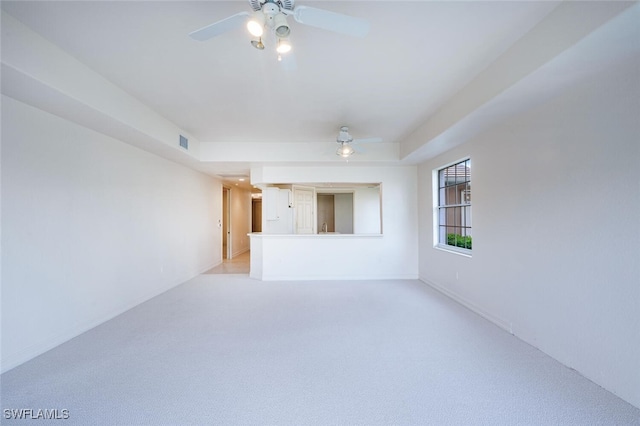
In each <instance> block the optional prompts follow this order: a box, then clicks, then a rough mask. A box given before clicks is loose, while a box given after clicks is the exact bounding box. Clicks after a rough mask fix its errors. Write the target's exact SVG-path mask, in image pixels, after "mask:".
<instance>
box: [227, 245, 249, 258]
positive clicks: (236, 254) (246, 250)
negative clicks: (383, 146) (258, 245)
mask: <svg viewBox="0 0 640 426" xmlns="http://www.w3.org/2000/svg"><path fill="white" fill-rule="evenodd" d="M248 251H249V248H248V247H247V248H245V249H242V250H239V251H237V252H233V253H231V258H232V259H233V258H234V257H236V256H240V255H241V254H244V253H246V252H248Z"/></svg>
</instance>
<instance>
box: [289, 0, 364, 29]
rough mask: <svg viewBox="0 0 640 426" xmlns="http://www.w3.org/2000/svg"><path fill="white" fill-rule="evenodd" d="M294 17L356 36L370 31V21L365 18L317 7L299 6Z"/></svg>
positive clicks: (320, 26)
mask: <svg viewBox="0 0 640 426" xmlns="http://www.w3.org/2000/svg"><path fill="white" fill-rule="evenodd" d="M293 18H294V19H295V20H296V21H297V22H299V23H301V24H304V25H310V26H312V27H316V28H322V29H323V30H329V31H333V32H336V33H341V34H346V35H351V36H355V37H364V36H366V35H367V33H368V32H369V22H367V21H366V20H364V19H361V18H354V17H352V16H347V15H342V14H340V13H335V12H330V11H328V10H323V9H316V8H315V7H308V6H297V7H296V8H295V9H294V12H293Z"/></svg>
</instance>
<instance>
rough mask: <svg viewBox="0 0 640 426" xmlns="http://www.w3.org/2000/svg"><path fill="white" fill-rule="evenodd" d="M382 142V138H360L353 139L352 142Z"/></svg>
mask: <svg viewBox="0 0 640 426" xmlns="http://www.w3.org/2000/svg"><path fill="white" fill-rule="evenodd" d="M379 142H382V138H362V139H354V140H353V143H379Z"/></svg>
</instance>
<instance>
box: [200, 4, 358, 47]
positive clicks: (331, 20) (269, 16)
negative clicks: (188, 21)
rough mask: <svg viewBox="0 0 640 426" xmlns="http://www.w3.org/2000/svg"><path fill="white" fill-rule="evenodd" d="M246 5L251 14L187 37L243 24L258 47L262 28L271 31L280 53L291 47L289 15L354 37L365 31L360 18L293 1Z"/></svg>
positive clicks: (218, 32) (217, 32) (238, 15)
mask: <svg viewBox="0 0 640 426" xmlns="http://www.w3.org/2000/svg"><path fill="white" fill-rule="evenodd" d="M249 4H250V5H251V8H252V9H253V12H252V13H249V12H239V13H236V14H235V15H232V16H229V17H228V18H225V19H223V20H221V21H218V22H214V23H213V24H209V25H207V26H205V27H202V28H200V29H198V30H196V31H193V32H191V33H190V34H189V36H190V37H191V38H193V39H194V40H198V41H205V40H209V39H212V38H214V37H217V36H219V35H221V34H224V33H226V32H227V31H231V30H233V29H235V28H237V27H239V26H241V25H243V24H246V26H247V30H249V32H250V33H251V35H253V36H254V37H256V39H254V40H252V41H251V44H252V45H253V47H255V48H256V49H259V50H263V49H264V44H263V43H262V36H263V35H264V32H265V29H266V30H270V31H272V32H273V33H274V34H275V36H276V39H277V46H276V51H277V52H278V54H281V53H287V52H289V51H290V50H291V42H290V41H289V34H290V33H291V29H290V28H289V24H288V23H287V17H288V16H293V19H294V20H295V21H296V22H298V23H300V24H304V25H309V26H312V27H316V28H322V29H324V30H329V31H333V32H337V33H341V34H346V35H351V36H355V37H364V36H366V35H367V33H368V32H369V23H368V22H367V21H366V20H364V19H361V18H355V17H352V16H347V15H342V14H340V13H335V12H330V11H328V10H324V9H316V8H314V7H308V6H294V0H249Z"/></svg>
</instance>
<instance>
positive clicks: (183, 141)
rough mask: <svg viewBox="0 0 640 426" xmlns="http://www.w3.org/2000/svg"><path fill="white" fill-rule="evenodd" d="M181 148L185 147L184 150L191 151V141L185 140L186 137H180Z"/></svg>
mask: <svg viewBox="0 0 640 426" xmlns="http://www.w3.org/2000/svg"><path fill="white" fill-rule="evenodd" d="M180 146H181V147H183V148H184V149H187V150H188V149H189V139H187V138H185V137H184V136H182V135H180Z"/></svg>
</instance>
